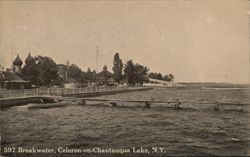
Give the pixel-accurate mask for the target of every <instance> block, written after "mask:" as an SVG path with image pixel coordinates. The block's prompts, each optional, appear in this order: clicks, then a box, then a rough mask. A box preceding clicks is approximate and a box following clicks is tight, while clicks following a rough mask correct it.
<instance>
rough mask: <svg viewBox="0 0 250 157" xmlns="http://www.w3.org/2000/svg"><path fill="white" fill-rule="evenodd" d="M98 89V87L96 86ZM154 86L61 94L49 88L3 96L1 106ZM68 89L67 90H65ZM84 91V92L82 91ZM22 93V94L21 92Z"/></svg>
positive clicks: (74, 91) (108, 93) (109, 93)
mask: <svg viewBox="0 0 250 157" xmlns="http://www.w3.org/2000/svg"><path fill="white" fill-rule="evenodd" d="M95 89H96V88H95ZM150 89H152V88H149V87H131V88H113V89H109V90H102V91H100V90H99V91H98V90H93V89H92V90H90V91H87V92H86V91H83V90H78V92H77V90H73V92H62V91H64V90H55V91H57V93H62V94H60V95H58V94H55V93H53V94H52V93H51V92H50V91H51V90H47V91H49V92H47V95H46V94H44V93H43V95H39V92H37V91H36V92H35V95H22V96H20V97H8V98H1V99H0V108H7V107H12V106H19V105H25V104H28V103H41V99H42V100H43V102H44V103H47V102H53V100H54V99H57V98H58V97H61V98H63V97H95V96H101V95H111V94H117V93H126V92H133V91H144V90H150ZM58 91H59V92H58ZM65 91H66V90H65ZM81 91H83V92H81ZM19 95H20V94H19Z"/></svg>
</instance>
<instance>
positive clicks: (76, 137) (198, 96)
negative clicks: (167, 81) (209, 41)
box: [0, 89, 250, 156]
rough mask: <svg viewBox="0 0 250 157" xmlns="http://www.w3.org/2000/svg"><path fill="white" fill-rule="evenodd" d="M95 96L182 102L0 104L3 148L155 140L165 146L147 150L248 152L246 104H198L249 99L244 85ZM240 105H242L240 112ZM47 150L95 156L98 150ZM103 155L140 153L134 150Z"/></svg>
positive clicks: (109, 145)
mask: <svg viewBox="0 0 250 157" xmlns="http://www.w3.org/2000/svg"><path fill="white" fill-rule="evenodd" d="M98 98H105V99H123V100H145V99H146V100H150V99H154V100H162V101H174V100H175V99H180V101H182V102H187V103H183V104H182V105H181V106H182V107H183V109H181V110H174V108H171V107H169V106H171V104H157V105H152V107H151V108H149V109H147V108H140V107H123V108H121V107H106V106H105V105H103V106H102V105H99V106H91V105H87V106H80V105H79V106H66V107H61V108H50V109H33V110H28V109H27V108H26V107H25V106H18V107H12V108H8V109H4V110H0V125H1V130H0V131H1V146H2V152H3V149H4V147H9V146H14V147H24V148H32V147H36V148H55V150H57V148H58V147H64V148H66V147H68V148H74V149H78V148H79V149H85V148H90V149H92V148H94V147H98V148H103V149H104V148H107V149H108V148H117V149H120V148H124V149H127V148H128V149H132V147H143V148H149V149H150V148H151V147H154V146H156V147H164V148H165V149H166V150H165V151H164V153H156V154H151V155H156V156H159V155H250V122H249V121H250V106H249V105H243V106H239V105H238V106H237V105H234V106H225V107H223V109H224V110H223V111H221V112H216V111H214V110H213V104H203V103H204V102H214V101H218V102H227V103H235V104H237V103H249V102H250V90H249V89H235V90H232V89H230V90H228V89H175V90H163V89H158V90H156V89H154V90H148V91H141V92H131V93H125V94H116V95H108V96H101V97H98ZM192 102H195V103H192ZM123 105H124V106H126V103H123ZM129 105H130V106H131V104H129ZM132 105H133V104H132ZM135 105H136V104H135ZM239 109H243V111H242V112H239ZM6 155H8V154H6ZM9 155H10V156H15V155H17V156H39V155H41V154H20V153H19V154H17V153H12V154H9ZM49 155H51V156H76V155H77V156H90V155H92V156H98V155H99V156H100V154H98V153H93V154H88V153H80V154H55V155H53V154H49ZM104 155H105V154H104ZM106 155H107V156H122V155H123V156H131V155H133V156H140V155H141V156H145V154H136V153H133V154H126V153H124V154H119V153H117V154H106ZM46 156H48V155H46Z"/></svg>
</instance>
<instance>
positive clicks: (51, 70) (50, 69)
mask: <svg viewBox="0 0 250 157" xmlns="http://www.w3.org/2000/svg"><path fill="white" fill-rule="evenodd" d="M36 61H37V64H36V65H37V68H38V72H39V75H38V79H37V80H38V84H39V85H46V86H49V85H53V82H54V81H55V80H57V79H58V74H57V66H56V63H55V61H54V60H53V59H52V58H50V57H46V56H45V57H43V56H37V57H36Z"/></svg>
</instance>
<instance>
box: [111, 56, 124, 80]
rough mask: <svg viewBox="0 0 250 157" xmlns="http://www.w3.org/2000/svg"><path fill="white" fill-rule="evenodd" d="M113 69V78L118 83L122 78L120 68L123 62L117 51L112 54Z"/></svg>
mask: <svg viewBox="0 0 250 157" xmlns="http://www.w3.org/2000/svg"><path fill="white" fill-rule="evenodd" d="M113 64H114V66H113V71H114V80H115V81H116V82H117V83H118V84H119V83H120V81H121V80H122V69H123V64H122V60H121V59H120V56H119V53H116V54H115V55H114V61H113Z"/></svg>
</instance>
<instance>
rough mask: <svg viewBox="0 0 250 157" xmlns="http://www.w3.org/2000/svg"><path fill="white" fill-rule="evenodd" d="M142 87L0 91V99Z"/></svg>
mask: <svg viewBox="0 0 250 157" xmlns="http://www.w3.org/2000/svg"><path fill="white" fill-rule="evenodd" d="M138 88H142V87H127V86H113V87H112V86H91V87H85V88H47V89H39V88H37V89H20V90H0V99H3V98H17V97H31V96H64V95H69V94H82V93H93V92H105V91H119V90H131V89H138Z"/></svg>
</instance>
